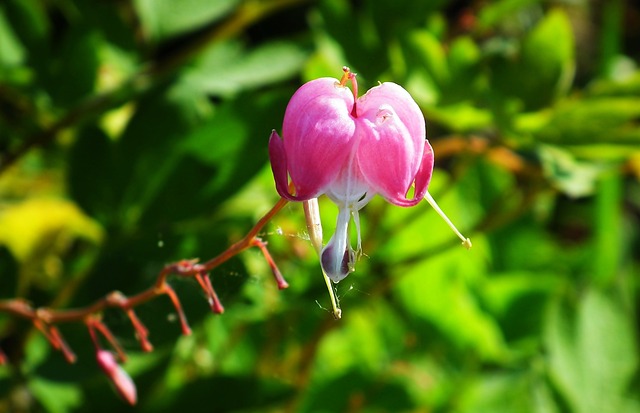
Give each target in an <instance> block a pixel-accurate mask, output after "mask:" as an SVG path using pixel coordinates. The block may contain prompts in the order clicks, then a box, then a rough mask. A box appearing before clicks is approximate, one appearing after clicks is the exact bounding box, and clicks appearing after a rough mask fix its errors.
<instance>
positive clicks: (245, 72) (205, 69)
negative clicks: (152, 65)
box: [183, 41, 307, 96]
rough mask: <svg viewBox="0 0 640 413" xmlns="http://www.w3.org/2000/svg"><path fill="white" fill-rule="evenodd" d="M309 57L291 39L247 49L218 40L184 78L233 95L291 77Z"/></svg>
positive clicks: (200, 86)
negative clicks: (245, 50)
mask: <svg viewBox="0 0 640 413" xmlns="http://www.w3.org/2000/svg"><path fill="white" fill-rule="evenodd" d="M306 59H307V53H306V51H305V50H304V49H302V48H301V47H299V46H297V45H296V44H295V43H292V42H283V41H280V42H271V43H267V44H263V45H260V46H258V47H256V48H254V49H252V50H250V51H247V52H244V51H243V50H242V47H241V46H240V45H239V44H238V43H235V42H225V43H219V44H216V45H214V46H213V47H211V48H210V49H208V50H207V51H206V52H205V53H204V54H203V55H202V56H201V57H200V58H198V60H197V61H196V62H195V64H194V66H193V67H192V68H190V69H188V70H187V71H186V72H185V73H184V75H183V76H184V77H183V81H184V82H186V83H188V84H190V85H192V87H194V88H198V89H200V90H202V91H204V92H206V93H209V94H212V95H216V96H230V95H235V94H237V93H239V92H241V91H243V90H247V89H254V88H258V87H261V86H265V85H268V84H270V83H275V82H278V81H282V80H284V79H287V78H289V77H292V76H294V75H295V74H296V73H298V72H299V71H300V70H301V69H302V66H303V64H304V62H305V60H306Z"/></svg>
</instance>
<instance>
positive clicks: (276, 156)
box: [269, 130, 319, 201]
mask: <svg viewBox="0 0 640 413" xmlns="http://www.w3.org/2000/svg"><path fill="white" fill-rule="evenodd" d="M269 158H270V159H271V171H272V172H273V179H274V180H275V183H276V190H277V191H278V194H280V196H281V197H283V198H286V199H288V200H290V201H304V200H307V199H311V198H315V197H316V196H317V195H315V196H314V193H300V192H298V193H296V195H295V196H294V195H291V194H290V193H289V176H288V174H287V153H286V151H285V149H284V143H283V142H282V139H280V136H278V133H277V132H276V131H275V130H274V131H272V132H271V137H270V138H269ZM317 192H319V191H317Z"/></svg>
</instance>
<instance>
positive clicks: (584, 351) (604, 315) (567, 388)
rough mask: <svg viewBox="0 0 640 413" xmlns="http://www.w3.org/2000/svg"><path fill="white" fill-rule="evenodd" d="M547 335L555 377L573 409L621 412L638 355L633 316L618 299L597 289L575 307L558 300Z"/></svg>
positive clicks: (551, 366)
mask: <svg viewBox="0 0 640 413" xmlns="http://www.w3.org/2000/svg"><path fill="white" fill-rule="evenodd" d="M544 337H545V341H546V345H547V349H548V352H549V368H550V374H551V377H552V379H553V380H554V383H555V384H556V385H557V387H558V390H559V391H560V393H561V394H562V396H563V397H564V398H565V400H566V401H567V403H568V404H569V405H570V406H571V408H572V410H573V411H574V412H576V413H590V412H594V411H596V412H602V413H609V412H611V413H614V412H619V411H620V409H621V407H622V406H623V405H624V404H626V402H625V399H627V398H628V393H627V389H628V386H629V384H630V380H631V378H632V377H633V375H634V372H635V370H636V368H637V366H638V354H637V343H636V342H635V338H634V333H633V329H632V320H631V319H630V318H629V316H628V315H627V314H626V313H625V311H624V310H623V309H622V307H621V306H620V305H619V304H617V303H616V302H614V301H613V300H612V299H611V298H610V297H608V296H607V295H605V294H604V293H601V292H599V291H597V290H594V289H592V290H589V291H587V292H586V293H585V295H584V296H583V297H582V298H581V300H580V302H579V303H578V307H577V308H576V309H575V310H571V309H568V308H566V307H564V306H563V305H562V304H561V303H559V302H558V303H556V304H555V305H554V306H552V307H551V309H550V311H549V313H548V315H547V323H546V329H545V334H544Z"/></svg>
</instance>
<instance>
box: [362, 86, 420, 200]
mask: <svg viewBox="0 0 640 413" xmlns="http://www.w3.org/2000/svg"><path fill="white" fill-rule="evenodd" d="M357 108H358V121H359V122H358V127H359V128H361V130H362V134H363V136H362V138H361V141H360V144H359V147H358V162H359V165H360V169H361V171H362V174H363V175H364V177H365V179H366V180H367V182H368V183H369V184H370V185H371V186H372V187H373V188H375V190H376V191H377V192H379V193H380V194H381V195H382V196H384V197H385V198H386V199H387V200H388V201H389V202H391V203H393V204H396V205H399V206H412V205H415V204H417V203H418V202H420V199H421V198H417V197H414V199H412V200H408V199H407V198H406V195H407V192H408V191H409V189H410V188H411V185H412V184H413V182H414V180H415V178H416V174H418V171H419V170H420V169H421V166H422V162H423V158H424V157H423V152H424V149H425V142H426V141H425V137H426V128H425V121H424V116H423V115H422V112H421V111H420V108H419V107H418V105H417V104H416V103H415V101H414V100H413V98H411V96H410V95H409V93H408V92H407V91H406V90H404V89H403V88H402V87H400V86H398V85H396V84H395V83H383V84H382V85H380V86H377V87H374V88H372V89H371V90H369V92H367V94H366V95H364V96H363V97H362V98H360V99H359V100H358V103H357ZM427 161H428V159H427ZM425 168H426V169H429V168H428V165H427V166H425ZM426 169H425V170H426ZM429 176H430V173H429ZM423 178H424V177H421V179H422V181H424V180H425V179H423ZM422 181H421V184H422V183H423V182H422ZM426 182H427V184H428V179H426ZM425 190H426V187H425Z"/></svg>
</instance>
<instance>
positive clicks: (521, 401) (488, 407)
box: [460, 372, 560, 413]
mask: <svg viewBox="0 0 640 413" xmlns="http://www.w3.org/2000/svg"><path fill="white" fill-rule="evenodd" d="M461 404H462V407H461V409H460V412H462V413H486V412H491V413H557V412H559V411H560V410H559V409H558V407H557V406H556V405H555V402H554V401H553V397H552V395H551V391H550V389H549V386H548V385H547V384H546V383H545V381H544V380H543V379H542V378H541V377H537V376H534V375H533V374H526V373H510V372H506V373H486V374H482V375H479V376H477V377H476V378H475V380H474V381H473V382H472V384H471V386H470V388H469V389H468V390H467V391H466V392H465V393H464V396H463V398H462V402H461Z"/></svg>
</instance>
